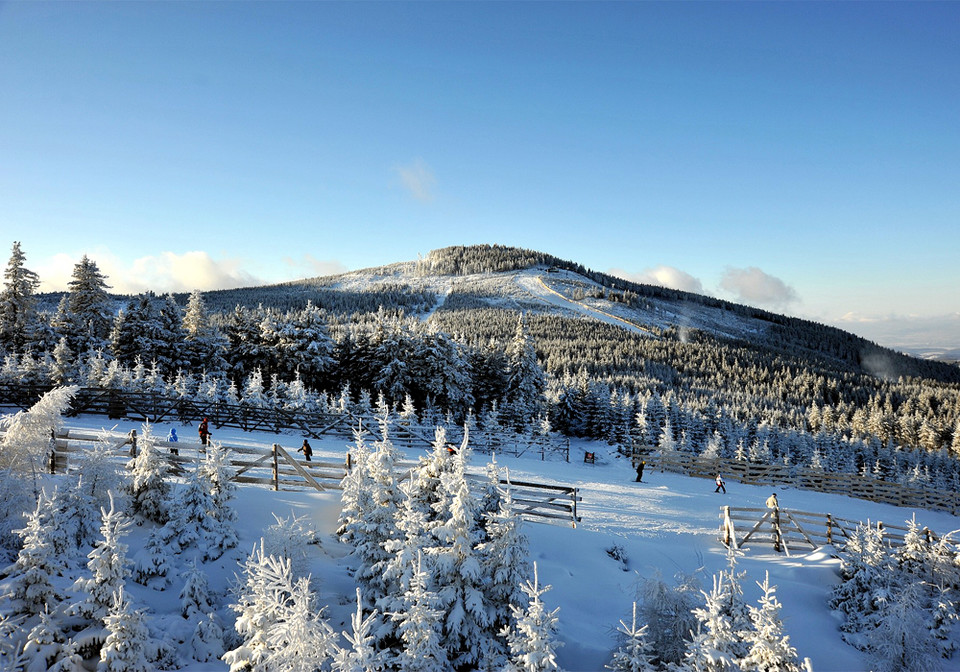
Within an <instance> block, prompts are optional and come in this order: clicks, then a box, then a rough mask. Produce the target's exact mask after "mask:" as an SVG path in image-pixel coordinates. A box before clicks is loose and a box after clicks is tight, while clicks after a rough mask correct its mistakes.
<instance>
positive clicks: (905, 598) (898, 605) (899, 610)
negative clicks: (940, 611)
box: [866, 582, 943, 672]
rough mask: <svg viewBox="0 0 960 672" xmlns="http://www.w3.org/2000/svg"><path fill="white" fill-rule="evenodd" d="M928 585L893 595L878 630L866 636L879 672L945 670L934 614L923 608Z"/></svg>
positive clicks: (884, 607)
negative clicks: (933, 620)
mask: <svg viewBox="0 0 960 672" xmlns="http://www.w3.org/2000/svg"><path fill="white" fill-rule="evenodd" d="M924 590H925V588H924V586H923V585H922V584H921V583H920V582H914V583H909V584H907V585H906V586H904V587H903V589H902V590H899V591H897V592H895V593H891V594H890V595H889V596H888V597H887V598H886V600H885V601H884V602H883V604H882V606H881V610H880V612H879V618H878V619H877V623H876V627H875V628H873V629H872V630H871V631H870V632H869V633H867V635H866V642H867V650H868V651H869V652H870V654H871V658H872V667H871V669H873V670H876V672H928V671H933V670H939V669H942V667H943V655H942V649H941V645H940V642H939V641H937V638H936V637H935V635H934V633H933V631H932V629H931V621H932V616H933V615H932V613H931V612H930V611H928V610H925V609H924V608H923V606H924V602H925V599H926V598H925V596H924V595H923V593H924Z"/></svg>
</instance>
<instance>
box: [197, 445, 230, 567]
mask: <svg viewBox="0 0 960 672" xmlns="http://www.w3.org/2000/svg"><path fill="white" fill-rule="evenodd" d="M229 458H230V454H229V451H228V450H226V449H224V448H222V447H221V446H220V444H219V443H217V442H215V441H211V442H210V444H209V445H208V446H207V454H206V457H205V459H204V460H203V462H202V463H201V464H200V466H199V467H198V468H197V471H198V472H199V475H200V478H201V479H202V481H203V483H204V485H205V487H206V488H207V490H208V492H209V494H210V505H211V506H210V509H209V511H208V512H207V513H208V515H207V519H206V520H205V530H206V532H207V534H206V542H207V545H206V551H205V559H207V560H216V559H217V558H219V557H220V556H221V555H223V553H224V551H227V550H229V549H231V548H235V547H236V545H237V543H238V538H237V528H236V520H237V512H236V511H235V510H234V508H233V506H232V505H231V504H230V500H232V499H233V497H234V495H235V494H236V490H237V486H236V484H235V483H234V482H233V481H232V480H231V479H232V478H233V475H234V471H233V468H232V467H231V466H230V459H229Z"/></svg>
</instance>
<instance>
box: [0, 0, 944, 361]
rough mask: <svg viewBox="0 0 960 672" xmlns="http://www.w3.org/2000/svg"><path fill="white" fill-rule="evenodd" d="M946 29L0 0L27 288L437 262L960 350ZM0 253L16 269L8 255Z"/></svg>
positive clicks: (784, 8)
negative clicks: (444, 250)
mask: <svg viewBox="0 0 960 672" xmlns="http://www.w3.org/2000/svg"><path fill="white" fill-rule="evenodd" d="M957 26H960V3H869V2H858V3H829V2H818V3H653V2H649V3H647V2H644V3H610V4H606V3H594V2H583V3H556V4H555V3H548V2H545V3H539V2H537V3H533V2H531V3H521V4H512V3H499V2H498V3H449V4H448V3H417V4H405V3H383V4H380V3H343V4H339V3H325V2H324V3H321V2H298V3H290V4H287V3H256V2H242V3H231V2H216V3H203V2H182V3H181V2H164V3H150V2H136V3H94V2H81V3H57V2H49V3H33V2H7V3H0V92H2V94H0V234H3V235H0V244H11V243H12V241H13V240H19V241H21V244H22V246H23V249H24V251H25V252H26V254H27V259H28V265H29V266H30V267H31V268H33V269H34V270H36V271H37V272H39V273H40V275H41V278H42V279H43V280H44V281H45V282H46V285H45V288H57V286H58V285H59V286H60V287H62V286H63V285H64V283H65V281H66V279H67V278H68V277H69V273H70V270H71V269H72V267H73V264H74V263H76V262H77V261H78V260H79V258H80V256H81V255H82V254H88V255H90V256H91V257H93V258H94V259H95V260H97V262H98V264H99V265H100V267H101V269H102V270H104V271H105V272H106V273H107V274H108V275H109V276H110V280H111V282H112V283H113V284H114V286H115V287H116V288H117V289H118V290H120V289H122V290H125V291H137V290H140V289H143V288H147V287H149V288H152V289H156V290H158V291H164V290H168V289H175V290H189V289H193V288H194V287H198V288H201V289H210V288H214V287H220V286H236V285H242V284H251V283H260V282H273V281H279V280H287V279H292V278H297V277H306V276H312V275H317V274H324V273H329V272H336V271H340V270H344V269H351V270H352V269H357V268H363V267H367V266H374V265H379V264H384V263H391V262H394V261H405V260H411V259H416V257H417V255H418V254H425V253H426V252H428V251H429V250H431V249H434V248H437V247H443V246H446V245H454V244H472V243H500V244H506V245H517V246H522V247H528V248H533V249H538V250H542V251H545V252H548V253H551V254H554V255H556V256H559V257H563V258H567V259H572V260H574V261H577V262H580V263H582V264H584V265H586V266H588V267H590V268H593V269H596V270H601V271H613V272H616V273H618V274H620V275H623V276H625V277H630V278H633V279H639V280H645V281H655V282H660V283H662V284H669V285H671V286H676V287H680V288H682V289H693V290H696V291H702V292H704V293H709V294H712V295H716V296H720V297H723V298H728V299H733V300H738V301H743V302H745V303H750V304H753V305H759V306H762V307H765V308H771V309H774V310H778V311H780V312H786V313H789V314H794V315H800V316H803V317H809V318H812V319H816V320H818V321H821V322H825V323H829V324H836V325H839V326H842V327H844V328H847V329H850V330H851V331H855V332H857V333H862V334H864V335H867V336H868V337H871V338H874V339H875V340H879V341H880V342H883V343H886V344H891V345H911V344H912V345H917V344H923V343H922V342H924V341H926V342H927V343H928V344H937V345H945V346H952V347H960V290H958V287H960V264H958V263H957V262H958V259H960V252H958V250H960V189H958V186H960V123H958V119H960V40H958V39H957ZM4 239H6V240H7V243H4V242H3V240H4Z"/></svg>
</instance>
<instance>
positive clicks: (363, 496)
mask: <svg viewBox="0 0 960 672" xmlns="http://www.w3.org/2000/svg"><path fill="white" fill-rule="evenodd" d="M368 436H369V433H368V432H367V431H366V430H364V429H363V423H362V422H361V423H358V424H357V427H356V428H354V430H353V450H351V451H350V453H349V456H350V463H351V468H350V470H349V471H347V473H346V474H345V475H344V477H343V480H342V481H341V483H340V518H339V519H338V521H337V536H338V537H339V538H340V541H343V542H345V543H349V544H353V545H356V544H357V542H358V541H359V539H360V537H361V536H362V534H363V531H364V518H365V517H366V515H367V512H369V511H371V510H372V509H373V507H374V506H375V505H374V502H373V494H372V488H371V484H370V474H369V472H368V470H367V460H368V459H369V455H370V450H369V448H368V447H367V437H368Z"/></svg>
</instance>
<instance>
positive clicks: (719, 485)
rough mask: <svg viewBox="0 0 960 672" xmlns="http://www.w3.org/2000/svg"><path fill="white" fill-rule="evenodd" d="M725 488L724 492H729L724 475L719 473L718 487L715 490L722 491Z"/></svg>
mask: <svg viewBox="0 0 960 672" xmlns="http://www.w3.org/2000/svg"><path fill="white" fill-rule="evenodd" d="M721 490H723V494H727V488H726V485H724V481H723V476H721V475H720V474H717V489H716V490H714V492H720V491H721Z"/></svg>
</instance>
